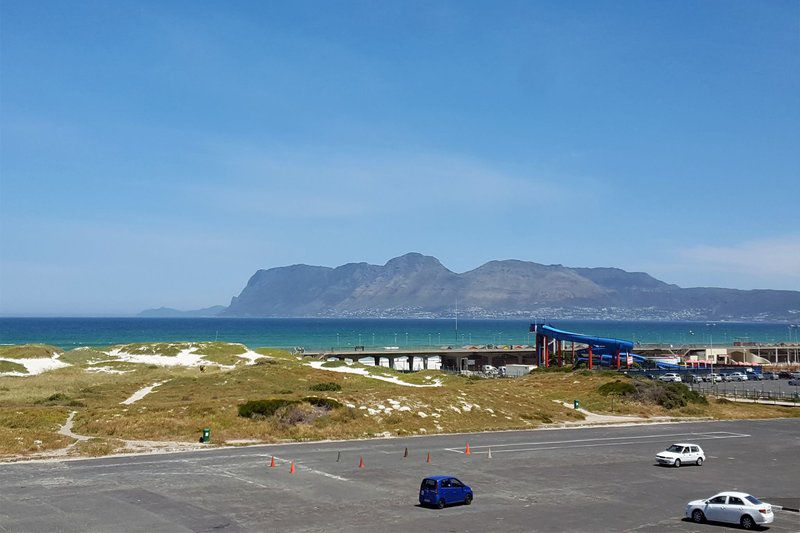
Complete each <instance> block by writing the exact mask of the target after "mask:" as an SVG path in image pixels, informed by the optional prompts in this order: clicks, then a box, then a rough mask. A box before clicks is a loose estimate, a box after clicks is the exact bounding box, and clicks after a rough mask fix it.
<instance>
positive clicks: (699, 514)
mask: <svg viewBox="0 0 800 533" xmlns="http://www.w3.org/2000/svg"><path fill="white" fill-rule="evenodd" d="M692 521H693V522H694V523H695V524H702V523H703V522H705V521H706V515H704V514H703V511H701V510H700V509H695V510H694V511H692Z"/></svg>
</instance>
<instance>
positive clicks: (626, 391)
mask: <svg viewBox="0 0 800 533" xmlns="http://www.w3.org/2000/svg"><path fill="white" fill-rule="evenodd" d="M597 392H599V393H600V394H602V395H603V396H609V395H614V396H621V397H624V398H628V399H633V400H636V401H640V402H643V403H651V404H657V405H660V406H661V407H664V408H665V409H670V410H672V409H678V408H681V407H686V406H687V405H689V404H690V403H693V404H700V405H707V404H708V400H706V397H705V396H703V395H702V394H699V393H697V392H695V391H693V390H691V389H689V387H687V386H686V385H684V384H683V383H662V382H658V381H656V382H650V381H639V380H637V381H633V382H624V381H621V380H615V381H611V382H608V383H604V384H603V385H600V386H599V387H598V388H597Z"/></svg>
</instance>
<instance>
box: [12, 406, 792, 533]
mask: <svg viewBox="0 0 800 533" xmlns="http://www.w3.org/2000/svg"><path fill="white" fill-rule="evenodd" d="M680 441H684V442H685V441H690V442H696V443H698V444H700V446H702V447H703V448H704V449H705V451H706V454H707V456H708V457H707V461H706V463H705V464H704V465H703V466H702V467H696V466H684V467H681V468H679V469H675V468H667V467H659V466H656V465H655V463H654V455H655V454H656V453H657V452H658V451H661V450H663V449H664V448H665V447H666V446H667V445H669V444H671V443H673V442H680ZM467 442H469V443H470V448H471V454H470V455H469V456H468V455H466V454H465V453H464V448H465V445H466V443H467ZM406 447H407V448H408V457H403V455H404V450H405V448H406ZM490 450H491V452H492V453H491V458H489V451H490ZM798 450H800V420H771V421H766V420H757V421H732V422H697V423H683V424H659V425H643V426H642V425H639V426H629V427H615V428H612V427H604V428H585V429H568V430H552V431H550V430H545V431H515V432H499V433H483V434H471V435H443V436H430V437H418V438H405V439H399V438H397V439H380V440H369V441H349V442H341V443H339V442H324V443H305V444H294V445H276V446H256V447H248V448H224V449H212V450H208V451H202V452H190V453H180V454H172V455H148V456H135V457H111V458H103V459H93V460H80V461H59V462H47V463H44V462H39V463H17V464H4V465H0V487H2V489H1V490H0V531H211V530H223V531H376V530H381V531H644V532H648V531H650V532H662V531H667V532H669V531H701V532H705V531H709V532H717V531H719V532H721V531H734V530H736V529H737V528H735V527H733V526H730V527H728V526H724V525H714V524H699V525H697V524H693V523H690V522H686V521H684V520H682V518H683V510H684V507H685V504H686V502H688V501H689V500H693V499H697V498H703V497H708V496H711V495H713V494H714V493H716V492H718V491H721V490H741V491H744V492H749V493H751V494H754V495H756V496H757V497H759V498H762V499H763V500H765V501H768V502H770V503H773V504H782V505H784V506H793V507H795V508H796V507H798V505H800V483H798V480H800V461H799V460H798ZM428 453H430V454H431V463H427V462H426V459H427V454H428ZM273 456H274V457H275V459H276V467H275V468H270V467H269V466H268V464H269V461H270V460H271V458H272V457H273ZM361 457H363V459H364V463H365V467H364V468H358V463H359V459H360V458H361ZM337 459H338V462H337ZM291 461H294V462H295V466H296V472H295V473H294V474H291V473H290V462H291ZM434 474H448V475H454V476H456V477H459V478H460V479H461V480H462V481H464V482H466V483H467V484H469V485H471V486H472V487H473V489H474V491H475V501H474V503H473V504H472V505H470V506H463V505H462V506H454V507H448V508H446V509H444V510H441V511H439V510H434V509H427V508H421V507H419V506H418V505H417V490H418V488H419V483H420V481H421V479H422V478H423V477H424V476H426V475H434ZM769 531H775V532H786V531H800V514H798V513H791V512H787V511H777V512H776V521H775V523H774V524H773V525H772V526H771V527H770V528H769Z"/></svg>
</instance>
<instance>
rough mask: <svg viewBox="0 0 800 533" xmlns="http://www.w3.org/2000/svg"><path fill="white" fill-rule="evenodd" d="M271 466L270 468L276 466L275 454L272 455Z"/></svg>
mask: <svg viewBox="0 0 800 533" xmlns="http://www.w3.org/2000/svg"><path fill="white" fill-rule="evenodd" d="M269 467H270V468H275V456H274V455H273V456H272V460H271V461H270V462H269Z"/></svg>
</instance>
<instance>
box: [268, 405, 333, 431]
mask: <svg viewBox="0 0 800 533" xmlns="http://www.w3.org/2000/svg"><path fill="white" fill-rule="evenodd" d="M325 412H326V411H325V410H324V409H320V408H319V407H314V406H313V405H310V404H308V403H300V402H297V403H292V404H289V405H285V406H283V407H281V408H280V409H278V410H277V411H275V414H274V415H273V416H272V418H273V420H275V422H277V423H278V424H280V425H283V426H296V425H297V424H311V423H312V422H314V421H315V420H316V419H317V418H319V417H320V416H322V415H323V414H325Z"/></svg>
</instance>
